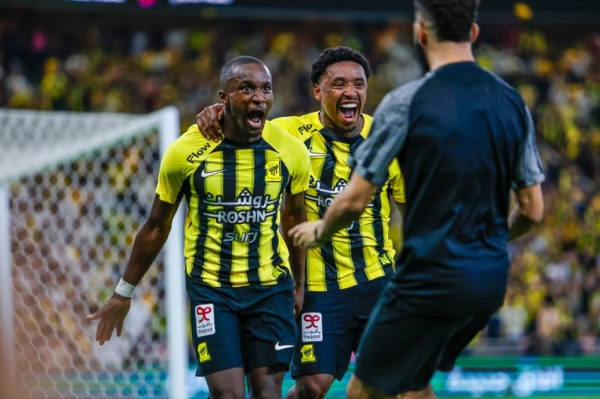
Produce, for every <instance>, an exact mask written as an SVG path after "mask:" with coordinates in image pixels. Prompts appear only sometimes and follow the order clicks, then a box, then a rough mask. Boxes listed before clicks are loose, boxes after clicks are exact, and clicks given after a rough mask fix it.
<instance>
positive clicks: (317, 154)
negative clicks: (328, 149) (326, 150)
mask: <svg viewBox="0 0 600 399" xmlns="http://www.w3.org/2000/svg"><path fill="white" fill-rule="evenodd" d="M308 155H309V156H311V157H326V156H327V154H321V153H319V152H312V151H311V150H308Z"/></svg>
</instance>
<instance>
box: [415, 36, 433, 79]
mask: <svg viewBox="0 0 600 399" xmlns="http://www.w3.org/2000/svg"><path fill="white" fill-rule="evenodd" d="M413 55H414V56H415V59H416V60H417V63H418V64H419V66H420V67H421V71H422V72H423V74H426V73H427V72H429V70H430V68H429V62H427V57H426V56H425V50H423V46H421V45H420V44H419V43H413Z"/></svg>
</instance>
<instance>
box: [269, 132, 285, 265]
mask: <svg viewBox="0 0 600 399" xmlns="http://www.w3.org/2000/svg"><path fill="white" fill-rule="evenodd" d="M266 144H268V143H266ZM268 149H269V150H272V151H275V152H277V153H278V154H279V152H278V151H276V150H275V149H274V148H273V147H271V146H270V145H269V148H268ZM280 155H281V154H280ZM279 168H280V170H281V187H280V188H279V203H277V204H276V205H277V209H279V208H280V207H281V201H282V200H283V195H284V194H283V191H284V190H288V188H289V185H290V183H291V179H290V171H289V170H288V169H287V167H286V166H285V163H284V162H283V160H281V159H280V161H279ZM278 212H279V211H278ZM272 218H273V219H272V231H273V241H272V242H273V259H272V263H273V266H278V265H281V264H282V263H283V259H282V258H281V255H280V254H279V235H277V231H278V230H279V225H278V224H277V223H275V220H276V218H277V215H274V216H272Z"/></svg>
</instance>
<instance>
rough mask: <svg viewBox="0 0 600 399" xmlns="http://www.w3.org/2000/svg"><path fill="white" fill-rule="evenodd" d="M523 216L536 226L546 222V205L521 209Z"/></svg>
mask: <svg viewBox="0 0 600 399" xmlns="http://www.w3.org/2000/svg"><path fill="white" fill-rule="evenodd" d="M521 215H522V216H523V217H524V218H527V219H528V220H530V221H531V222H532V223H533V224H534V225H538V224H541V223H542V221H543V220H544V204H543V203H541V204H539V205H536V206H533V207H527V208H521Z"/></svg>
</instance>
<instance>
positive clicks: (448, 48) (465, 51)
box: [427, 42, 475, 71]
mask: <svg viewBox="0 0 600 399" xmlns="http://www.w3.org/2000/svg"><path fill="white" fill-rule="evenodd" d="M427 61H428V62H429V68H430V69H431V70H432V71H435V70H436V69H438V68H441V67H443V66H444V65H448V64H454V63H457V62H469V61H475V57H473V50H472V49H471V43H469V42H462V43H455V42H439V43H431V44H429V45H428V47H427Z"/></svg>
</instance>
